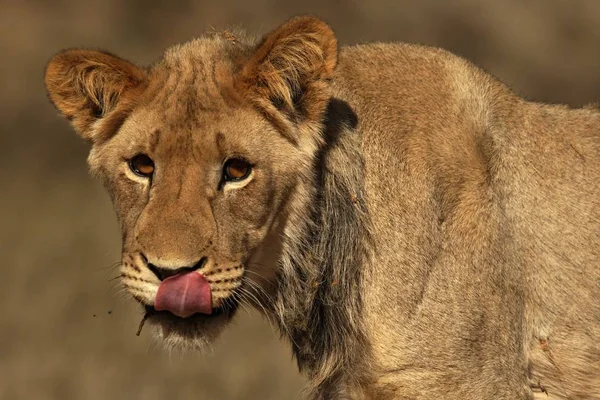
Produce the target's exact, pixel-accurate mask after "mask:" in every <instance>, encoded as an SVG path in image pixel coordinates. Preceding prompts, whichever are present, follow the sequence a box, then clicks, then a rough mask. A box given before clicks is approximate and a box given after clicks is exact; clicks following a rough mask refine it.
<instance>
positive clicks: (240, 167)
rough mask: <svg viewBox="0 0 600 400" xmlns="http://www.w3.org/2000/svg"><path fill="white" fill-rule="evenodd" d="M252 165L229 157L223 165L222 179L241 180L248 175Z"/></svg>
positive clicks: (229, 180) (228, 180) (227, 180)
mask: <svg viewBox="0 0 600 400" xmlns="http://www.w3.org/2000/svg"><path fill="white" fill-rule="evenodd" d="M251 171H252V167H251V166H250V164H248V162H246V161H244V160H241V159H239V158H230V159H229V160H227V161H226V162H225V165H224V166H223V179H224V180H225V181H226V182H231V181H234V182H235V181H241V180H244V179H246V178H247V177H248V175H250V172H251Z"/></svg>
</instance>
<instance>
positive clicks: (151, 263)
mask: <svg viewBox="0 0 600 400" xmlns="http://www.w3.org/2000/svg"><path fill="white" fill-rule="evenodd" d="M45 83H46V88H47V91H48V94H49V97H50V99H51V101H52V102H53V103H54V105H55V106H56V107H57V109H58V110H59V111H60V112H61V113H62V114H63V115H64V116H65V117H66V118H67V119H68V120H69V121H70V122H71V124H72V125H73V127H74V129H75V130H76V132H77V133H78V134H79V135H80V136H81V137H83V138H85V139H86V140H87V141H89V142H90V143H91V150H90V154H89V158H88V163H89V166H90V171H91V173H92V174H93V175H94V176H97V177H99V179H101V180H102V182H103V183H104V185H105V186H106V188H107V190H108V192H109V193H110V196H111V198H112V200H113V202H114V206H115V210H116V214H117V217H118V220H119V222H120V226H121V229H122V238H123V242H122V243H123V249H122V266H121V276H122V283H123V285H124V286H125V287H126V288H127V289H128V292H129V293H130V294H131V295H132V296H133V297H134V298H135V299H136V300H137V301H138V302H139V303H140V304H141V305H142V306H143V308H144V310H145V314H146V317H147V319H148V321H149V322H150V323H151V324H152V325H154V326H155V327H156V332H157V334H158V335H159V336H160V337H162V338H163V339H164V340H165V342H166V343H167V344H168V345H172V346H182V347H184V348H194V349H196V348H204V347H205V346H209V345H210V343H211V342H212V341H213V340H214V339H215V337H217V336H218V334H219V333H220V332H221V331H222V330H223V328H224V327H225V326H226V325H227V323H228V322H229V321H231V319H232V318H234V317H235V315H236V311H237V310H238V307H239V306H240V305H242V304H252V305H253V306H255V307H256V308H258V309H259V310H261V312H263V313H264V314H265V315H267V316H268V317H269V318H270V319H271V320H273V321H274V323H275V324H276V325H277V326H278V327H279V329H280V331H281V333H282V336H283V337H285V338H286V339H287V340H288V341H289V343H290V345H291V347H292V350H293V353H294V355H295V358H296V360H297V363H298V366H299V369H300V370H301V371H302V372H303V373H305V374H306V376H307V377H308V381H309V384H308V387H307V389H306V397H307V398H311V399H347V398H356V399H517V398H518V399H535V398H541V399H545V398H548V399H576V398H577V399H592V398H593V399H598V398H600V340H599V339H600V250H599V249H600V112H599V111H598V110H597V109H594V108H587V107H585V108H580V109H573V108H568V107H566V106H560V105H548V104H540V103H535V102H531V101H528V100H525V99H523V98H521V97H519V96H517V95H516V94H514V93H513V92H512V91H511V90H510V89H509V88H507V86H505V85H504V84H503V83H501V82H499V81H498V80H496V79H495V78H493V77H492V76H491V75H490V74H488V73H487V72H485V71H483V70H481V69H479V68H478V67H476V66H474V65H473V64H471V63H470V62H468V61H466V60H464V59H462V58H459V57H457V56H455V55H453V54H451V53H449V52H447V51H445V50H442V49H438V48H432V47H425V46H420V45H413V44H404V43H392V44H382V43H377V44H365V45H357V46H350V47H342V48H338V43H337V40H336V36H335V34H334V33H333V31H332V30H331V28H330V27H329V26H328V25H327V24H326V23H325V22H323V21H322V20H320V19H318V18H316V17H313V16H300V17H295V18H292V19H290V20H288V21H287V22H285V23H284V24H282V25H281V26H279V27H277V28H276V29H274V30H273V31H271V32H270V33H268V34H266V35H265V36H264V37H263V38H262V39H260V40H259V41H253V40H251V39H248V38H247V37H246V36H244V35H237V34H233V33H230V32H224V33H218V32H213V33H211V34H206V35H205V36H203V37H201V38H198V39H194V40H192V41H190V42H187V43H185V44H181V45H177V46H174V47H172V48H170V49H169V50H168V51H167V52H166V53H165V54H164V56H163V57H162V58H160V59H159V60H158V61H157V62H156V63H154V64H153V65H151V66H149V67H139V66H136V65H134V64H133V63H130V62H128V61H126V60H124V59H121V58H119V57H117V56H115V55H112V54H110V53H107V52H102V51H93V50H85V49H70V50H66V51H62V52H60V53H58V54H57V55H55V56H54V57H53V58H52V59H51V60H50V62H49V64H48V65H47V68H46V71H45Z"/></svg>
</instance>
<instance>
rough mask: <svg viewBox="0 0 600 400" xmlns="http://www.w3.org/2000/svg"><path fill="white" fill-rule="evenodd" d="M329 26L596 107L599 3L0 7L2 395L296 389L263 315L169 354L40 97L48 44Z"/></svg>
mask: <svg viewBox="0 0 600 400" xmlns="http://www.w3.org/2000/svg"><path fill="white" fill-rule="evenodd" d="M305 12H310V13H314V14H317V15H320V16H322V17H323V18H325V19H326V20H328V21H329V22H330V23H331V25H332V27H333V28H334V30H335V31H336V32H337V33H338V35H339V38H340V40H341V42H342V43H343V44H352V43H360V42H367V41H409V42H418V43H423V44H430V45H437V46H442V47H445V48H447V49H450V50H452V51H454V52H456V53H458V54H461V55H463V56H465V57H467V58H468V59H470V60H472V61H474V62H476V63H477V64H479V65H481V66H483V67H484V68H486V69H487V70H489V71H490V72H491V73H493V74H494V75H496V76H497V77H499V78H500V79H502V80H503V81H505V82H506V83H508V84H509V85H510V86H511V87H512V88H513V89H514V90H516V91H517V92H519V93H521V94H522V95H524V96H526V97H529V98H532V99H535V100H540V101H551V102H564V103H568V104H572V105H582V104H585V103H589V102H593V101H598V100H600V2H599V1H596V0H590V1H583V0H564V1H558V0H557V1H551V0H535V1H534V0H529V1H517V0H503V1H491V0H490V1H482V0H479V1H475V0H460V1H453V2H450V1H442V0H440V1H433V0H422V1H419V2H417V1H412V2H411V1H393V0H389V1H386V0H373V1H358V0H355V1H326V0H319V1H317V0H305V1H301V2H294V3H287V2H282V1H279V2H278V1H269V0H252V1H233V0H220V1H218V2H207V1H199V0H197V1H191V0H190V1H180V2H176V1H173V2H171V1H153V0H145V1H142V0H134V1H118V0H90V1H81V0H60V1H58V0H57V1H52V2H51V1H26V0H19V1H17V0H0V51H1V54H2V57H1V61H0V117H1V121H2V123H1V124H0V126H1V127H0V250H1V253H0V254H1V256H2V278H1V279H0V304H2V306H1V307H0V399H7V400H12V399H61V400H69V399H90V400H95V399H103V400H104V399H111V400H120V399H148V400H153V399H167V398H169V399H195V400H198V399H293V398H295V397H296V395H297V394H298V393H299V391H300V389H301V387H302V383H303V380H302V378H301V377H300V375H299V374H298V373H297V371H296V369H295V365H294V363H293V361H292V358H291V354H290V351H289V349H288V347H287V345H286V344H285V343H282V342H280V341H279V340H278V335H277V334H276V333H274V332H273V331H272V329H271V328H270V327H269V326H268V324H267V323H266V322H265V321H263V319H262V318H260V317H259V316H258V315H256V314H252V315H247V314H246V315H241V318H239V319H238V320H237V322H236V323H235V324H234V325H233V326H232V327H231V328H230V329H229V330H228V331H227V332H226V334H225V335H224V336H223V337H222V338H221V340H219V342H218V343H217V344H216V346H215V348H214V353H213V354H208V355H199V354H185V355H181V354H169V353H168V352H167V351H165V350H163V348H162V347H161V346H160V344H159V343H157V342H156V341H154V340H153V339H152V338H151V336H150V335H149V330H146V331H145V332H144V333H143V334H142V336H141V337H136V336H135V331H136V328H137V324H138V322H139V310H138V308H137V307H136V306H135V304H134V302H133V301H131V300H127V299H126V298H125V297H124V296H119V295H118V289H117V287H116V285H115V283H114V282H110V281H109V279H110V278H111V277H113V276H115V275H116V274H117V272H116V270H115V269H114V268H111V266H112V265H114V263H115V262H117V261H118V260H119V233H118V230H117V225H116V222H115V219H114V217H113V214H112V210H111V205H110V203H109V199H108V196H107V195H106V194H105V193H104V191H103V189H102V188H101V187H100V185H99V183H98V182H96V181H93V180H92V179H90V178H88V177H87V175H86V167H85V157H86V152H87V146H86V145H85V143H83V142H82V141H81V140H79V139H78V138H77V137H76V136H75V134H74V133H73V131H71V130H70V128H69V126H68V124H67V123H66V122H65V121H63V120H62V119H60V118H58V117H57V113H56V111H55V110H54V109H53V108H52V106H51V105H50V104H49V102H48V101H47V100H46V97H45V91H44V87H43V79H42V76H43V68H44V65H45V62H46V61H47V59H48V58H49V57H50V56H51V55H52V53H54V52H55V51H57V50H59V49H61V48H65V47H75V46H86V47H96V48H97V47H100V48H106V49H110V50H111V51H113V52H115V53H117V54H120V55H123V56H125V57H127V58H129V59H131V60H133V61H135V62H138V63H141V64H144V63H148V62H151V61H152V60H153V59H155V58H156V57H158V56H159V55H160V54H161V53H162V51H163V50H164V49H165V48H166V47H168V46H169V45H171V44H174V43H177V42H182V41H186V40H188V39H190V38H191V37H194V36H199V35H201V34H202V32H203V31H205V30H209V29H213V28H216V29H220V28H227V27H231V26H242V27H244V28H246V29H247V30H248V31H250V32H253V33H257V34H261V33H264V32H265V31H266V30H268V29H270V28H272V27H274V26H275V25H276V24H278V23H280V22H282V21H283V20H284V19H286V18H288V17H289V16H291V15H294V14H298V13H305Z"/></svg>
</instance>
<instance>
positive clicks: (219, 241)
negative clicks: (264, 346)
mask: <svg viewBox="0 0 600 400" xmlns="http://www.w3.org/2000/svg"><path fill="white" fill-rule="evenodd" d="M336 57H337V43H336V39H335V36H334V35H333V33H332V32H331V30H330V29H329V28H328V27H327V25H325V24H324V23H323V22H321V21H319V20H317V19H314V18H310V17H301V18H295V19H292V20H290V21H288V22H287V23H286V24H284V25H282V26H281V27H279V28H278V29H276V30H274V31H273V32H271V33H270V34H268V35H267V36H265V37H264V38H263V39H262V40H261V41H260V42H259V43H258V44H253V43H249V42H246V41H245V40H244V39H238V38H235V37H233V36H232V35H230V34H214V35H210V36H208V37H205V38H201V39H197V40H194V41H192V42H189V43H186V44H183V45H180V46H176V47H173V48H171V49H170V50H168V51H167V53H166V54H165V55H164V57H163V58H161V59H160V60H159V61H158V62H156V63H155V64H154V65H152V66H151V67H149V68H140V67H137V66H135V65H133V64H131V63H129V62H127V61H125V60H123V59H120V58H118V57H116V56H113V55H111V54H109V53H105V52H98V51H90V50H81V49H75V50H67V51H64V52H61V53H59V54H57V55H56V56H54V57H53V58H52V60H51V61H50V63H49V64H48V67H47V69H46V77H45V79H46V86H47V90H48V93H49V96H50V99H51V100H52V102H53V103H54V104H55V105H56V107H57V108H58V109H59V110H60V111H61V112H62V114H63V115H64V116H65V117H66V118H67V119H69V120H70V121H71V123H72V125H73V126H74V128H75V130H76V131H77V132H78V133H79V134H80V135H81V136H82V137H84V138H86V139H88V140H89V141H90V142H91V144H92V149H91V152H90V155H89V159H88V161H89V165H90V169H91V171H92V172H93V173H94V174H95V175H96V176H98V177H100V178H101V179H102V181H103V182H104V183H105V185H106V187H107V188H108V191H109V193H110V195H111V197H112V199H113V202H114V206H115V209H116V212H117V215H118V218H119V221H120V223H121V227H122V234H123V254H122V267H121V268H122V269H121V276H122V282H123V284H124V285H125V286H126V287H127V289H128V291H129V292H130V293H131V295H132V296H133V297H134V298H136V299H137V300H138V301H139V302H140V303H141V304H142V305H143V306H144V307H145V308H146V310H147V313H148V315H149V318H150V321H151V322H154V323H156V324H157V325H158V326H159V327H160V329H159V332H160V333H161V335H162V336H163V337H164V338H165V339H167V340H168V341H169V342H170V343H172V344H176V343H183V344H186V345H190V344H195V345H201V344H202V343H204V342H205V341H207V340H210V339H212V338H213V337H214V336H215V335H216V334H217V333H218V332H219V331H220V330H221V328H222V327H223V326H224V325H225V324H226V322H227V321H228V320H229V319H230V318H231V317H232V315H233V314H234V313H235V310H236V308H237V306H238V304H239V302H240V301H241V300H247V301H251V302H256V303H261V296H262V297H269V296H270V295H271V294H272V293H273V291H275V290H277V288H276V279H275V278H276V274H277V260H278V258H279V253H280V252H281V251H282V249H281V240H282V237H283V236H284V235H293V234H294V232H293V229H288V230H286V231H285V232H284V226H286V224H287V225H288V226H289V218H293V215H292V214H293V210H294V209H297V210H301V209H302V204H301V203H302V202H303V201H308V197H309V196H308V195H307V194H306V193H304V192H303V191H306V190H308V189H307V188H306V187H305V185H304V182H305V181H307V180H310V179H311V174H312V171H313V169H312V164H313V162H314V158H315V154H316V152H317V151H318V149H319V146H320V145H321V142H322V137H321V133H322V124H323V119H324V114H325V111H326V109H327V107H328V103H329V99H330V96H331V93H330V85H329V81H330V79H331V77H332V75H333V71H334V68H335V64H336Z"/></svg>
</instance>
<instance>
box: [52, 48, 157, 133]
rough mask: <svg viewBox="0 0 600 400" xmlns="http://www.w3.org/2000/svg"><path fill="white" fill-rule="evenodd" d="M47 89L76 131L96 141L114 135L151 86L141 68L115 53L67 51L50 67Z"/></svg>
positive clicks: (57, 55)
mask: <svg viewBox="0 0 600 400" xmlns="http://www.w3.org/2000/svg"><path fill="white" fill-rule="evenodd" d="M45 82H46V90H47V91H48V95H49V97H50V100H51V101H52V102H53V103H54V105H55V106H56V108H58V109H59V110H60V112H61V113H62V114H63V115H64V116H65V117H66V118H67V119H68V120H69V121H71V123H72V125H73V127H74V128H75V130H76V131H77V132H78V133H79V134H80V135H81V136H82V137H84V138H86V139H88V140H91V141H92V142H98V141H102V140H103V139H106V138H107V136H108V135H112V134H113V133H114V132H115V130H116V129H117V128H118V126H119V125H120V123H122V122H123V120H124V119H125V117H126V115H127V113H128V112H129V111H131V109H132V108H133V105H134V104H135V101H136V99H137V98H138V97H139V95H140V94H141V92H142V91H143V90H144V89H145V87H146V85H147V74H146V72H145V71H144V70H142V69H141V68H139V67H137V66H135V65H133V64H131V63H130V62H128V61H125V60H123V59H121V58H118V57H116V56H114V55H112V54H108V53H104V52H99V51H93V50H83V49H76V50H66V51H63V52H61V53H58V54H56V55H55V56H54V57H52V59H51V60H50V62H49V63H48V66H47V67H46V74H45Z"/></svg>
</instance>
